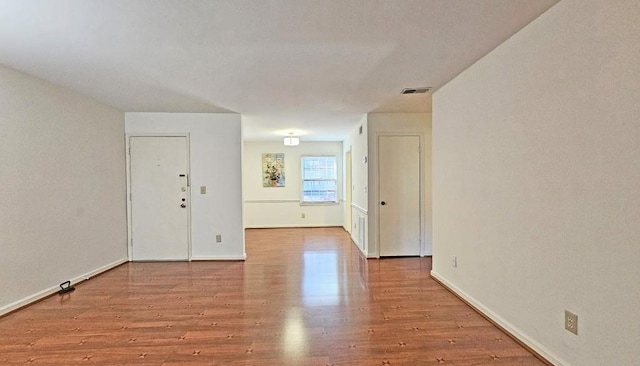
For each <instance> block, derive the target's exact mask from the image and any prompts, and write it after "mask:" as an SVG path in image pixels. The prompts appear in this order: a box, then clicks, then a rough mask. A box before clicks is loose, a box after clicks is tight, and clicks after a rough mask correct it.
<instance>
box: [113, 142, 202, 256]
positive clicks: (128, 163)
mask: <svg viewBox="0 0 640 366" xmlns="http://www.w3.org/2000/svg"><path fill="white" fill-rule="evenodd" d="M131 137H185V138H186V140H187V174H188V176H189V180H190V181H191V145H190V143H191V142H190V138H189V134H188V133H127V134H125V154H124V155H125V164H126V169H127V172H126V175H127V197H126V200H127V257H128V259H129V262H131V261H132V260H133V248H132V243H131V240H132V238H133V236H132V235H131V227H132V223H131V154H130V151H131V149H130V148H131V146H130V143H129V142H130V139H131ZM187 193H188V197H187V202H189V205H187V227H188V230H187V243H188V246H189V248H188V250H189V251H188V253H189V255H188V260H189V262H190V261H191V257H192V255H191V202H192V201H191V187H189V189H188V190H187Z"/></svg>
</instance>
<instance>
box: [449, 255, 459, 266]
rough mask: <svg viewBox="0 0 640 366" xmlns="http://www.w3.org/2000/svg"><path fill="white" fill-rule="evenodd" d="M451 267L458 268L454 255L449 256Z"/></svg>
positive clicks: (456, 258)
mask: <svg viewBox="0 0 640 366" xmlns="http://www.w3.org/2000/svg"><path fill="white" fill-rule="evenodd" d="M451 267H454V268H456V267H458V257H456V256H455V255H454V256H451Z"/></svg>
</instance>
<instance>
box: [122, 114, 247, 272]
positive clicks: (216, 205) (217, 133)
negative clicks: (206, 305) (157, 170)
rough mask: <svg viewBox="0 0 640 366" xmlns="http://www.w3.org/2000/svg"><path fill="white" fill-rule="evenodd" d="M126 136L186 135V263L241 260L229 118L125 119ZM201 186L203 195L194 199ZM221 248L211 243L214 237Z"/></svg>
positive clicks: (234, 138)
mask: <svg viewBox="0 0 640 366" xmlns="http://www.w3.org/2000/svg"><path fill="white" fill-rule="evenodd" d="M125 120H126V132H127V134H141V133H142V134H163V133H188V134H189V136H190V159H191V163H190V164H191V165H190V172H191V200H190V202H191V259H193V260H203V259H243V258H245V250H244V230H243V228H242V169H241V163H242V158H241V149H242V140H241V138H242V137H241V122H240V115H239V114H232V113H126V114H125ZM201 186H206V187H207V193H206V194H200V187H201ZM218 234H220V235H222V242H221V243H216V241H215V237H216V235H218Z"/></svg>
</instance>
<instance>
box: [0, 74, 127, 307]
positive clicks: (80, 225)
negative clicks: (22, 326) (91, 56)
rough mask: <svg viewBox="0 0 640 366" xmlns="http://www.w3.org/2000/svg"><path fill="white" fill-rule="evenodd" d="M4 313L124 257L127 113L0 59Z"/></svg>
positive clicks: (0, 285)
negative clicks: (125, 116)
mask: <svg viewBox="0 0 640 366" xmlns="http://www.w3.org/2000/svg"><path fill="white" fill-rule="evenodd" d="M0 187H2V189H0V201H1V202H2V205H1V207H2V209H1V210H0V314H3V313H6V312H8V311H11V310H14V309H15V308H17V307H20V306H22V305H25V304H27V303H29V302H31V301H34V300H37V299H38V298H40V297H42V296H44V295H48V294H50V293H52V292H54V291H56V289H58V290H59V288H58V284H59V283H61V282H63V281H66V280H73V282H77V281H78V280H79V279H81V278H84V277H88V276H91V275H93V274H95V273H97V272H100V271H103V270H105V269H107V268H110V267H113V266H115V265H117V264H120V263H123V262H124V261H126V257H127V246H126V240H127V236H126V233H127V231H126V209H125V169H124V115H123V113H121V112H119V111H117V110H115V109H113V108H110V107H107V106H105V105H103V104H100V103H97V102H95V101H93V100H91V99H88V98H86V97H83V96H81V95H79V94H76V93H74V92H72V91H69V90H66V89H63V88H61V87H58V86H56V85H53V84H50V83H48V82H45V81H43V80H40V79H37V78H35V77H32V76H29V75H26V74H23V73H20V72H17V71H15V70H12V69H8V68H5V67H2V66H0Z"/></svg>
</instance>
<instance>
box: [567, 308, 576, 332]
mask: <svg viewBox="0 0 640 366" xmlns="http://www.w3.org/2000/svg"><path fill="white" fill-rule="evenodd" d="M564 329H566V330H568V331H569V332H571V333H573V334H576V335H577V334H578V316H577V315H576V314H574V313H572V312H570V311H569V310H565V311H564Z"/></svg>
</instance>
